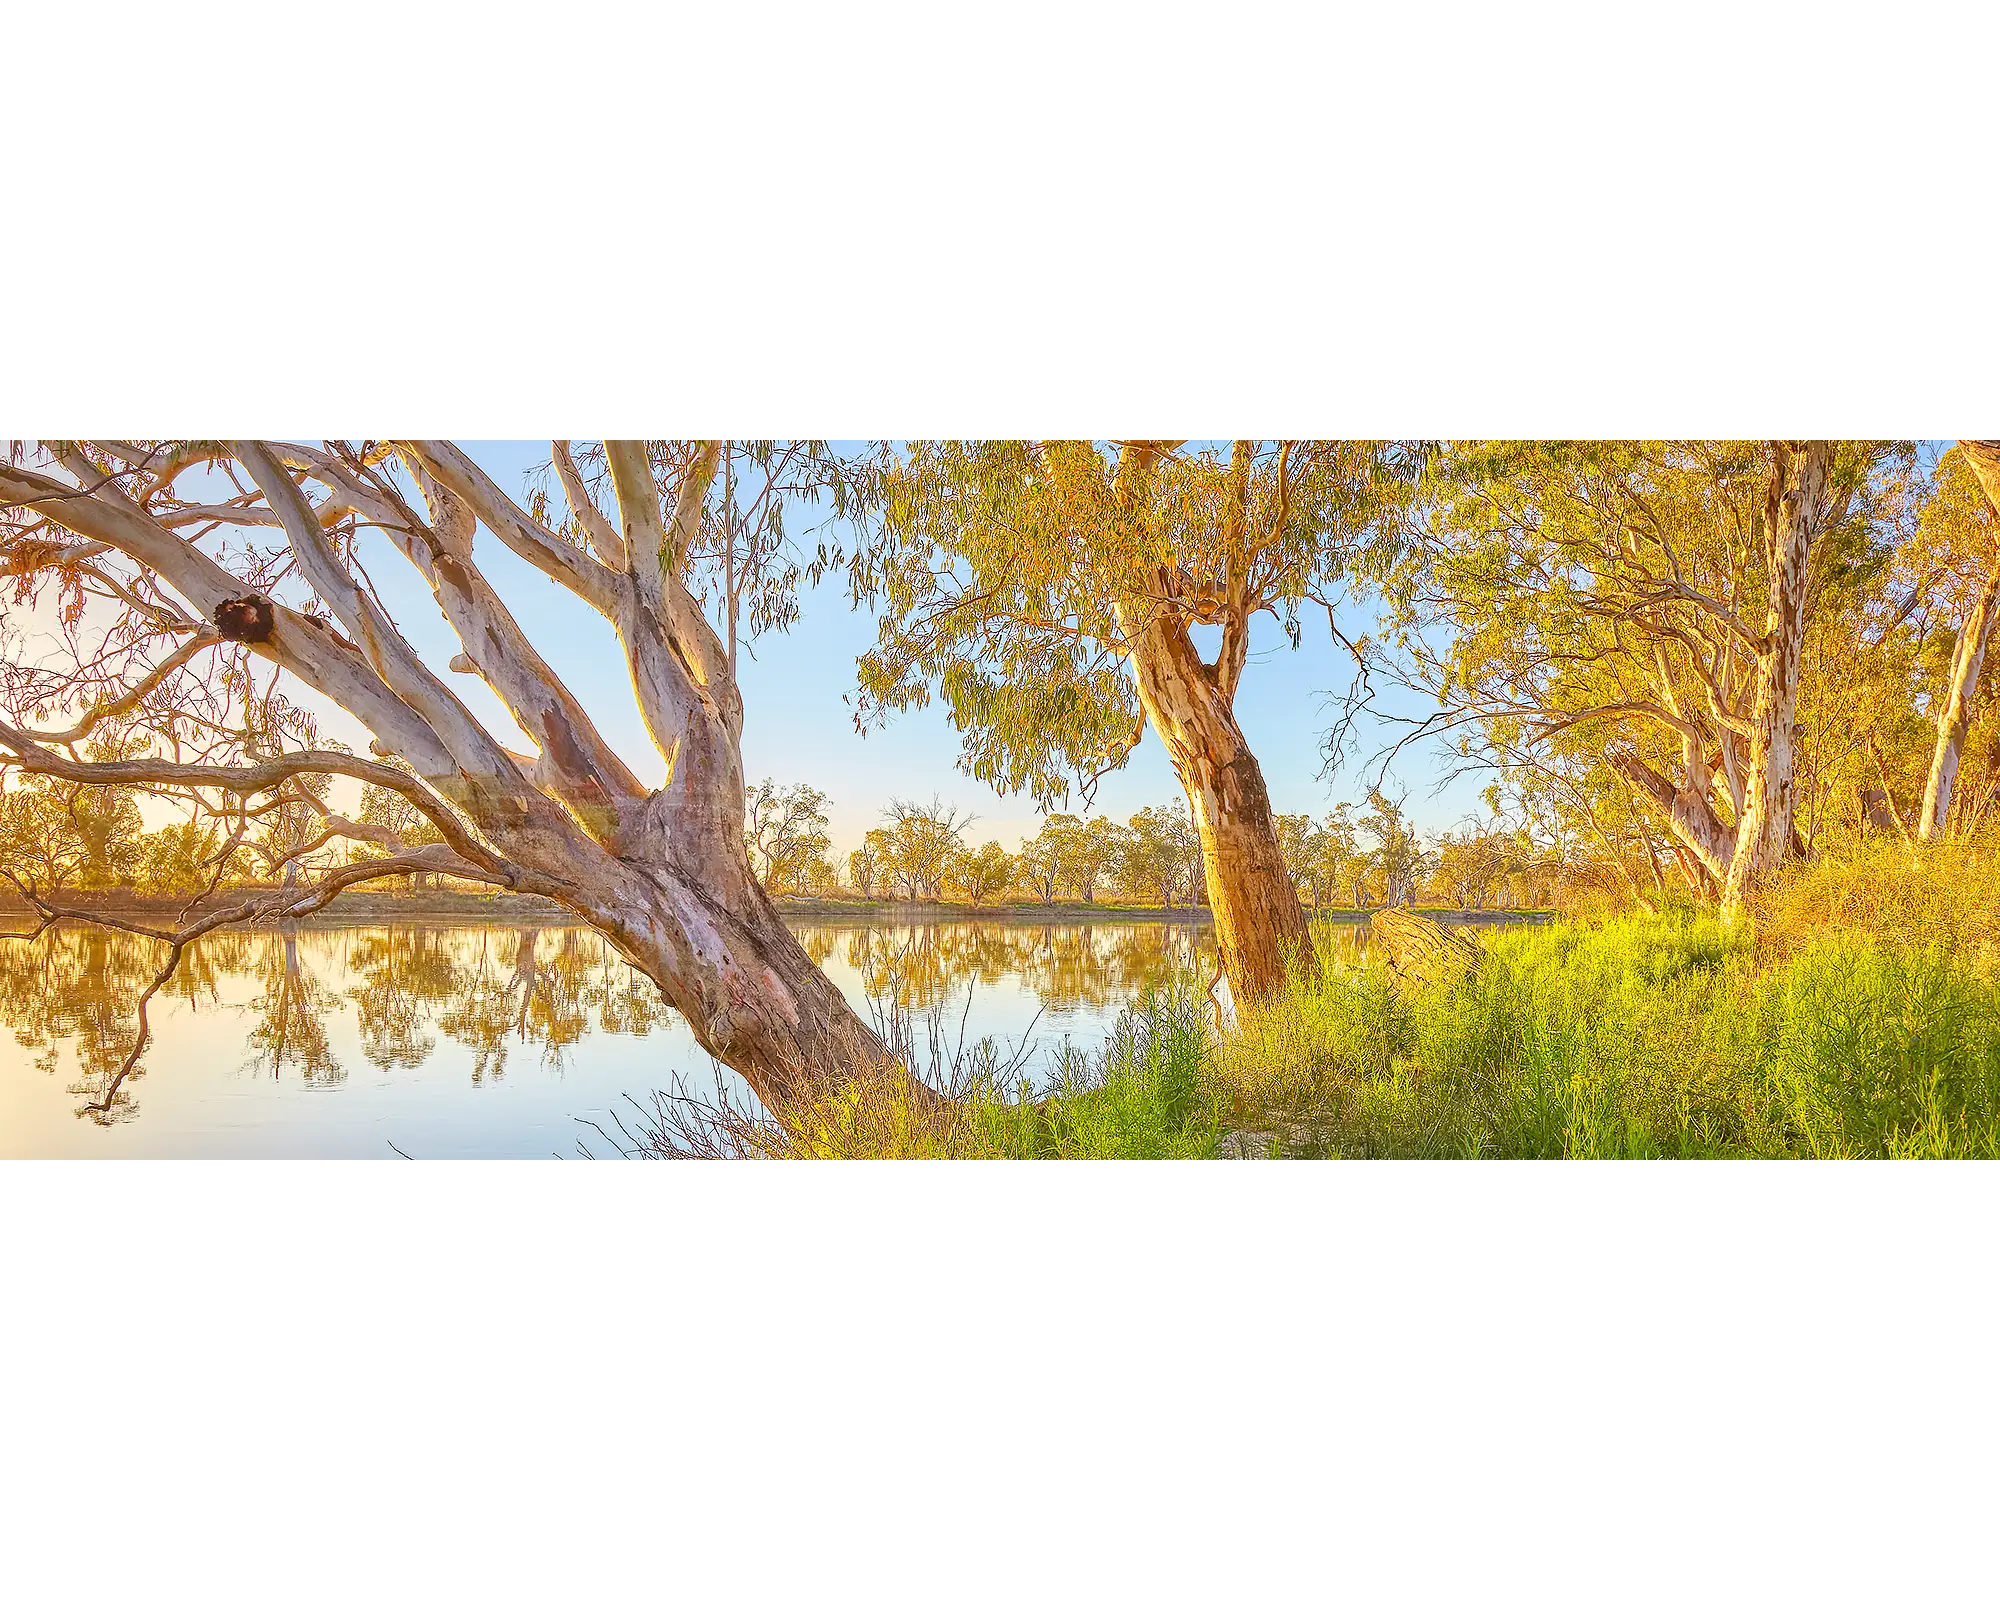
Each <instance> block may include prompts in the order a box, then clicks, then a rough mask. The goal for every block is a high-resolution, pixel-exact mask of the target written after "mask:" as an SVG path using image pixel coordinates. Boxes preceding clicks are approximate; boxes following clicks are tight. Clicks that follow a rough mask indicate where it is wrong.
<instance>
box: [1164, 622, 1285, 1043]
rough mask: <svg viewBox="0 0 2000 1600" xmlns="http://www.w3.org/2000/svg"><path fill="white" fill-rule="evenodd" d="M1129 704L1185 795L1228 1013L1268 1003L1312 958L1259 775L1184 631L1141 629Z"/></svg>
mask: <svg viewBox="0 0 2000 1600" xmlns="http://www.w3.org/2000/svg"><path fill="white" fill-rule="evenodd" d="M1132 661H1133V665H1134V667H1135V668H1136V674H1137V678H1138V683H1139V699H1140V702H1141V704H1142V705H1143V706H1144V707H1145V711H1146V718H1147V721H1148V722H1150V723H1151V724H1152V726H1153V728H1154V729H1155V730H1156V731H1157V732H1158V733H1159V735H1160V741H1161V743H1163V744H1164V745H1165V746H1166V748H1167V755H1168V758H1169V759H1170V760H1171V761H1172V762H1173V764H1174V771H1175V773H1176V774H1178V775H1179V777H1180V780H1181V786H1182V787H1183V788H1184V789H1185V790H1186V791H1187V797H1188V804H1189V806H1190V807H1191V808H1192V809H1193V812H1194V822H1195V829H1196V832H1197V833H1198V834H1199V836H1200V839H1201V866H1202V875H1203V878H1204V880H1205V881H1206V883H1207V885H1208V904H1209V909H1210V912H1211V914H1212V915H1213V916H1214V919H1215V942H1216V947H1217V949H1218V950H1219V952H1220V954H1221V957H1222V970H1223V972H1224V973H1225V974H1226V975H1227V976H1228V978H1229V988H1230V992H1231V993H1232V994H1233V995H1234V996H1235V998H1236V1002H1237V1004H1238V1005H1252V1004H1255V1003H1256V1002H1258V1001H1260V1000H1265V999H1269V998H1270V997H1271V996H1273V995H1275V994H1276V993H1277V992H1278V991H1279V990H1280V989H1281V988H1282V987H1283V986H1284V979H1285V970H1286V968H1287V966H1288V965H1290V964H1292V963H1293V962H1296V961H1300V960H1310V959H1311V957H1312V940H1311V936H1310V934H1309V933H1308V932H1307V926H1306V914H1305V908H1304V907H1303V906H1301V905H1300V904H1299V897H1298V894H1297V892H1296V891H1295V890H1294V889H1293V888H1292V879H1291V874H1290V873H1289V872H1288V871H1287V870H1286V868H1285V857H1284V852H1283V850H1282V849H1280V848H1279V844H1278V821H1277V817H1276V816H1275V815H1274V814H1273V812H1272V810H1271V796H1270V792H1269V791H1268V790H1267V789H1266V788H1265V786H1264V773H1263V769H1262V768H1261V767H1259V766H1258V765H1257V758H1256V757H1255V756H1254V755H1252V754H1251V753H1250V745H1249V743H1248V741H1247V740H1245V739H1244V737H1243V730H1242V729H1241V728H1240V727H1238V726H1237V723H1236V716H1235V713H1234V712H1233V711H1232V710H1231V709H1230V706H1229V702H1228V700H1227V698H1226V697H1225V696H1224V695H1223V694H1222V692H1221V691H1220V690H1219V689H1218V688H1217V686H1216V683H1215V680H1214V678H1213V676H1212V675H1211V673H1210V671H1209V669H1208V667H1207V666H1206V665H1205V664H1204V663H1203V661H1202V659H1201V657H1200V655H1199V653H1198V652H1197V651H1196V650H1195V648H1194V643H1193V641H1192V640H1190V639H1189V637H1188V634H1187V630H1186V628H1185V627H1183V626H1182V625H1181V624H1180V623H1179V622H1178V621H1176V620H1174V619H1172V618H1161V619H1157V620H1154V621H1153V622H1151V623H1150V624H1149V625H1148V626H1147V627H1146V628H1145V629H1143V630H1142V631H1141V632H1140V633H1139V635H1138V637H1136V638H1135V639H1134V640H1133V641H1132Z"/></svg>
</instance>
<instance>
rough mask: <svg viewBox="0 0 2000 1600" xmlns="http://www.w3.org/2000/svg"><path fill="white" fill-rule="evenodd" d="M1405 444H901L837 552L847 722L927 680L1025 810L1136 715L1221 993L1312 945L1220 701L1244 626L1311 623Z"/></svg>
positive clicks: (1133, 739)
mask: <svg viewBox="0 0 2000 1600" xmlns="http://www.w3.org/2000/svg"><path fill="white" fill-rule="evenodd" d="M1414 464H1415V455H1414V453H1413V452H1408V451H1404V450H1401V449H1399V448H1397V447H1394V446H1391V445H1388V444H1385V443H1383V442H1380V441H1360V442H1352V441H1349V442H1341V441H1327V440H1276V441H1268V440H1266V441H1260V440H1251V439H1239V440H1235V441H1233V442H1230V443H1226V444H1221V445H1215V446H1196V445H1190V444H1186V443H1181V442H1175V441H1170V440H1127V441H1122V442H1121V441H1088V440H1058V439H1007V440H988V441H976V440H947V441H919V442H915V443H911V444H908V445H906V446H903V447H899V448H898V449H897V450H895V451H892V452H887V453H886V454H885V456H884V458H883V461H882V474H881V480H880V484H879V487H880V488H881V490H882V492H883V499H882V501H881V506H880V511H879V515H878V516H877V517H876V518H875V519H874V521H873V523H872V526H871V528H870V530H869V532H868V534H867V536H866V537H864V538H863V539H862V540H861V543H860V548H859V550H858V551H857V552H856V555H855V557H854V560H853V563H852V568H851V571H852V577H853V584H854V590H855V594H856V596H857V598H860V599H865V600H868V601H870V602H872V603H874V604H876V605H877V606H878V607H879V608H880V609H881V613H882V620H881V632H880V642H879V644H878V645H877V646H876V648H875V649H874V650H872V651H871V652H869V653H868V655H867V656H865V657H864V658H863V660H862V662H861V673H860V681H861V697H862V707H861V712H860V719H861V720H862V722H863V723H864V725H865V724H866V723H867V722H868V721H870V720H871V719H874V720H879V719H881V718H883V717H885V716H887V715H888V714H890V713H892V712H894V711H897V710H900V709H904V708H907V707H911V706H919V705H923V704H925V703H926V702H927V701H928V700H929V699H930V697H931V695H932V694H933V693H936V694H939V695H941V696H942V697H943V699H944V700H945V702H946V704H947V705H948V706H949V708H950V711H951V715H952V719H953V721H954V722H955V723H956V725H957V726H958V728H959V729H960V730H961V733H962V734H963V738H964V754H963V759H962V765H963V766H964V768H965V769H966V770H967V771H968V772H970V773H972V774H973V775H974V776H976V777H978V778H981V779H983V780H984V781H985V782H987V783H990V784H991V785H993V787H994V788H995V789H997V790H999V791H1000V792H1002V793H1010V792H1015V791H1020V790H1027V791H1029V792H1030V793H1032V794H1033V795H1034V796H1035V798H1036V799H1037V800H1039V801H1040V802H1042V803H1043V804H1044V805H1052V804H1055V803H1057V802H1059V801H1061V800H1063V799H1064V798H1065V797H1066V796H1067V795H1068V794H1069V792H1070V790H1071V789H1072V788H1073V787H1076V788H1080V789H1081V791H1082V792H1083V793H1084V795H1085V797H1086V798H1088V796H1089V795H1090V793H1091V791H1092V787H1093V785H1094V783H1095V781H1096V780H1097V779H1098V778H1099V777H1101V776H1102V775H1103V774H1104V773H1105V772H1107V771H1110V770H1112V769H1114V768H1116V767H1118V766H1120V765H1122V764H1123V763H1124V761H1125V760H1126V759H1127V758H1128V757H1129V756H1130V754H1131V752H1132V750H1133V749H1134V748H1135V747H1136V746H1137V745H1138V743H1139V741H1140V739H1141V738H1142V737H1143V735H1144V732H1145V730H1146V729H1147V728H1148V727H1150V728H1151V729H1153V731H1154V733H1155V736H1156V737H1158V738H1159V739H1160V740H1161V742H1162V743H1163V744H1164V745H1165V747H1166V750H1167V754H1168V757H1169V758H1170V759H1171V761H1172V762H1173V765H1174V770H1175V772H1176V773H1177V774H1178V776H1179V777H1180V780H1181V784H1182V786H1183V788H1184V789H1185V790H1186V792H1187V797H1188V802H1189V805H1190V807H1191V808H1192V812H1193V816H1194V820H1195V827H1196V830H1197V833H1198V836H1199V839H1200V844H1201V857H1202V869H1203V872H1204V875H1205V877H1206V881H1207V889H1208V899H1209V904H1210V906H1211V907H1212V909H1213V912H1214V916H1215V928H1216V938H1217V943H1218V946H1219V948H1220V951H1221V956H1222V964H1223V968H1224V970H1225V971H1226V972H1227V974H1228V976H1229V981H1230V986H1231V989H1232V990H1233V991H1234V993H1235V995H1236V996H1237V998H1238V999H1239V1000H1240V1001H1244V1002H1254V1001H1256V1000H1258V999H1260V998H1262V997H1264V996H1267V995H1269V994H1271V993H1272V992H1273V991H1274V990H1275V989H1276V988H1277V987H1278V986H1279V984H1280V983H1281V981H1282V978H1283V974H1284V970H1285V966H1286V963H1287V961H1288V960H1289V959H1293V958H1296V957H1301V956H1307V957H1309V955H1310V950H1311V945H1310V941H1309V940H1308V938H1307V935H1306V919H1305V912H1304V909H1303V908H1302V907H1301V906H1300V904H1299V899H1298V896H1297V895H1296V894H1295V893H1293V892H1292V889H1291V885H1290V880H1289V877H1288V875H1287V873H1286V870H1285V862H1284V856H1283V852H1282V850H1281V848H1280V844H1279V840H1278V833H1277V824H1276V820H1275V818H1274V816H1273V814H1272V810H1271V800H1270V795H1269V792H1268V790H1267V789H1266V787H1265V783H1264V776H1263V771H1262V768H1261V767H1260V766H1259V765H1258V762H1257V758H1256V755H1255V754H1254V753H1253V752H1252V751H1251V749H1250V745H1249V742H1248V740H1247V739H1245V737H1244V735H1243V730H1242V727H1241V725H1240V724H1239V723H1238V722H1237V720H1236V714H1235V704H1236V695H1237V692H1238V689H1239V688H1240V686H1241V684H1242V681H1243V674H1244V671H1245V668H1246V666H1247V664H1248V661H1249V645H1250V622H1251V618H1253V617H1254V616H1256V615H1257V614H1259V613H1260V612H1263V613H1269V614H1271V615H1273V616H1275V617H1277V618H1278V619H1279V620H1280V621H1281V622H1282V623H1283V624H1284V626H1285V627H1286V629H1287V631H1288V632H1289V634H1290V635H1291V637H1292V640H1293V642H1294V643H1295V644H1296V643H1297V641H1298V638H1299V629H1300V612H1301V610H1302V609H1304V608H1305V607H1307V606H1310V605H1313V604H1318V605H1321V606H1324V607H1325V608H1326V610H1327V615H1328V617H1329V620H1330V619H1331V617H1332V606H1333V604H1334V602H1335V600H1336V599H1337V597H1338V594H1339V593H1340V592H1341V591H1342V590H1343V589H1344V588H1345V587H1346V585H1347V584H1348V583H1349V581H1350V580H1351V578H1352V577H1353V576H1354V574H1355V570H1356V565H1357V559H1358V558H1359V556H1360V555H1361V554H1362V553H1363V551H1364V550H1365V549H1366V547H1367V546H1368V543H1369V538H1370V535H1371V533H1372V532H1373V531H1374V530H1375V529H1376V528H1377V526H1378V525H1379V523H1380V522H1381V520H1382V519H1383V517H1384V514H1385V512H1387V511H1389V510H1391V509H1393V508H1394V506H1395V505H1396V504H1398V502H1399V500H1400V498H1401V496H1402V495H1403V493H1404V492H1405V490H1406V488H1407V485H1408V483H1409V481H1410V478H1411V476H1412V472H1413V468H1414Z"/></svg>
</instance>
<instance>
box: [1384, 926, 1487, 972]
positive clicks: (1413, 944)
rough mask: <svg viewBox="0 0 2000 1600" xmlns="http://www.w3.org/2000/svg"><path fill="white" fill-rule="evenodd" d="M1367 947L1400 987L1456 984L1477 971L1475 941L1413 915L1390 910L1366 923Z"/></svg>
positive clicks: (1477, 955)
mask: <svg viewBox="0 0 2000 1600" xmlns="http://www.w3.org/2000/svg"><path fill="white" fill-rule="evenodd" d="M1368 927H1369V933H1370V941H1369V942H1370V944H1371V945H1372V946H1373V948H1374V950H1375V952H1376V953H1377V954H1378V956H1379V957H1380V959H1381V962H1382V964H1383V966H1385V967H1387V968H1388V969H1389V971H1390V973H1391V974H1392V975H1393V976H1394V977H1395V979H1396V980H1397V981H1398V982H1399V983H1439V984H1449V983H1456V982H1457V981H1458V980H1459V979H1460V978H1465V977H1470V976H1471V975H1472V974H1473V973H1475V972H1477V971H1478V970H1479V964H1480V961H1481V960H1482V959H1483V954H1484V953H1483V952H1482V951H1481V950H1480V948H1479V944H1478V941H1477V940H1475V939H1473V938H1472V937H1471V935H1469V934H1466V933H1461V932H1460V931H1459V930H1457V929H1456V928H1447V927H1445V926H1444V925H1443V924H1442V923H1438V922H1433V921H1432V920H1431V919H1430V918H1429V917H1420V916H1418V915H1417V914H1416V913H1415V912H1414V911H1404V910H1401V909H1400V908H1393V907H1392V908H1391V909H1389V910H1387V911H1378V912H1376V913H1375V915H1374V916H1372V917H1370V918H1369V919H1368Z"/></svg>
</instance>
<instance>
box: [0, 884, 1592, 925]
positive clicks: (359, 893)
mask: <svg viewBox="0 0 2000 1600" xmlns="http://www.w3.org/2000/svg"><path fill="white" fill-rule="evenodd" d="M276 887H277V885H275V884H238V885H233V886H231V887H229V888H226V889H220V890H217V891H216V893H215V894H214V895H212V896H209V897H208V898H206V899H205V900H203V902H202V910H203V912H204V914H205V913H207V912H210V911H216V910H221V909H223V908H225V907H233V906H240V905H242V904H244V903H245V902H246V901H249V900H253V899H256V898H257V897H259V896H261V895H268V894H270V893H271V892H272V891H273V890H274V889H275V888H276ZM775 903H776V905H777V908H778V910H779V912H780V913H781V914H782V915H783V916H784V917H785V918H786V919H787V920H790V921H794V922H815V921H821V922H855V921H880V922H891V923H926V922H1003V923H1025V924H1032V925H1042V924H1055V925H1063V924H1069V923H1083V922H1100V923H1101V922H1175V923H1191V924H1197V925H1206V924H1207V923H1208V922H1210V921H1211V920H1212V919H1211V918H1210V915H1209V911H1208V908H1207V907H1206V906H1194V907H1188V906H1172V907H1162V906H1144V905H1132V904H1129V903H1118V902H1112V903H1106V902H1103V901H1074V900H1060V901H1056V902H1054V903H1052V904H1043V903H1042V902H1041V901H1030V900H1008V901H1002V902H1000V903H998V904H992V905H978V906H975V905H966V904H962V903H958V902H953V901H941V900H919V901H915V902H911V901H908V900H837V899H822V900H806V899H800V898H796V897H793V896H789V895H786V896H781V897H779V898H778V899H777V901H776V902H775ZM53 904H54V905H55V906H56V908H57V909H58V910H63V911H77V912H96V913H98V914H100V915H104V916H113V917H118V918H121V919H124V920H126V921H130V922H138V923H142V924H145V925H147V926H152V925H155V924H164V923H171V922H173V921H174V920H175V919H176V918H177V917H178V916H179V915H180V913H181V910H182V908H183V906H185V904H186V901H185V900H184V899H175V898H170V897H158V896H146V895H138V894H133V893H131V892H129V891H125V890H111V891H107V892H104V893H99V894H90V893H69V894H60V895H57V896H56V897H55V899H54V901H53ZM1375 909H1379V908H1371V909H1369V910H1359V911H1350V910H1346V909H1340V910H1332V909H1328V910H1320V911H1310V912H1308V913H1307V915H1308V917H1309V918H1310V919H1311V920H1312V921H1314V922H1325V923H1331V924H1355V923H1365V922H1366V921H1367V920H1368V919H1369V917H1370V916H1372V915H1373V914H1374V910H1375ZM1419 915H1421V916H1425V917H1430V918H1432V919H1434V920H1437V921H1440V922H1450V923H1456V924H1463V925H1466V926H1471V927H1511V926H1516V925H1518V924H1521V923H1536V922H1544V921H1548V920H1550V919H1551V918H1553V917H1554V915H1555V913H1554V912H1550V911H1461V910H1458V909H1456V908H1454V907H1421V908H1419ZM37 920H38V913H37V912H36V911H35V909H34V908H33V907H32V906H30V905H29V904H28V903H27V902H26V901H25V900H22V899H20V898H18V897H15V896H7V897H0V922H4V923H6V924H7V925H8V926H9V927H19V926H23V925H26V926H33V924H34V923H35V922H36V921H37ZM294 920H295V923H296V925H297V926H300V927H352V926H355V925H356V924H363V923H387V922H439V923H506V924H518V925H521V926H528V927H556V926H560V925H562V924H564V923H571V922H575V921H576V920H577V917H576V913H575V912H573V911H570V910H568V909H566V908H565V907H563V906H560V905H558V904H556V903H555V902H554V901H553V900H545V899H543V898H542V897H541V896H539V895H510V894H479V893H468V892H465V891H461V890H451V889H429V890H421V891H417V892H414V893H409V894H397V893H390V892H383V891H369V890H351V891H349V892H348V893H347V894H344V895H342V896H341V897H340V898H339V899H338V900H336V901H334V902H333V904H332V905H330V906H328V907H326V908H325V909H324V910H320V911H315V912H313V913H311V914H310V915H308V916H305V917H300V918H296V919H294Z"/></svg>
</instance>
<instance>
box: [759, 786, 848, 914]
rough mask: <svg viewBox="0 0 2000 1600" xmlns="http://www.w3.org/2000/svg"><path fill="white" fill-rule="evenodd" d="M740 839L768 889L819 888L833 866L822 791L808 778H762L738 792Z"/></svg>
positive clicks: (787, 891) (804, 890)
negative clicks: (785, 781) (786, 782)
mask: <svg viewBox="0 0 2000 1600" xmlns="http://www.w3.org/2000/svg"><path fill="white" fill-rule="evenodd" d="M743 809H744V820H743V842H744V846H745V848H746V849H747V850H748V851H749V854H750V866H751V870H752V871H754V872H755V873H756V874H757V877H758V878H759V880H760V881H761V882H762V883H763V885H764V887H765V888H766V889H768V890H770V891H771V892H772V893H773V894H801V893H813V892H823V891H824V888H825V886H826V885H827V883H828V882H830V881H831V878H832V875H833V868H832V866H831V864H830V863H829V862H828V861H827V859H826V852H827V847H828V846H829V845H830V844H832V842H833V837H832V832H831V825H830V824H829V822H828V820H827V815H826V795H825V794H824V793H823V792H822V791H820V790H818V789H815V788H814V787H813V786H812V785H811V784H809V783H795V784H792V785H790V786H789V787H780V786H779V785H778V784H777V783H775V782H774V781H773V780H771V779H769V778H766V779H765V780H764V781H763V782H762V783H759V784H756V785H754V786H752V788H751V789H750V790H749V792H748V793H747V794H746V795H745V796H744V808H743Z"/></svg>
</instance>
